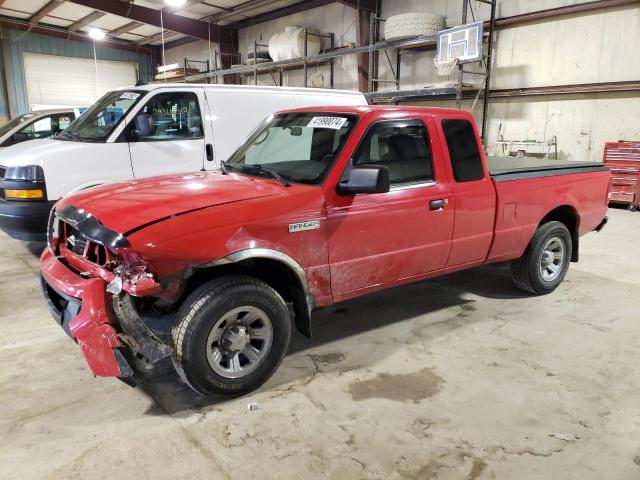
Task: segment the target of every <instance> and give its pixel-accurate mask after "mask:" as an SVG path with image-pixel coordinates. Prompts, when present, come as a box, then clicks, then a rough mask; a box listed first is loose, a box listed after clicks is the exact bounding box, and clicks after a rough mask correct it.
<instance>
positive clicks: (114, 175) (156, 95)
mask: <svg viewBox="0 0 640 480" xmlns="http://www.w3.org/2000/svg"><path fill="white" fill-rule="evenodd" d="M366 103H367V101H366V99H365V98H364V95H362V94H361V93H358V92H349V91H341V90H324V89H312V88H283V87H259V86H243V85H195V84H169V83H161V84H152V85H144V86H137V87H131V88H122V89H119V90H114V91H112V92H109V93H107V94H105V95H104V96H103V97H102V98H101V99H100V100H98V102H96V103H95V104H94V105H93V106H91V107H90V108H89V109H88V110H87V111H86V112H84V113H83V114H82V115H81V116H80V117H79V118H78V119H77V120H76V121H74V122H73V123H72V124H71V125H70V126H69V127H68V128H67V129H66V130H64V131H63V132H62V133H60V134H58V135H57V136H56V137H55V138H50V139H44V140H32V141H30V142H25V143H21V144H17V145H14V146H12V147H9V148H7V149H5V150H4V151H3V152H2V154H0V228H2V230H4V231H5V232H7V233H8V234H9V235H11V236H12V237H14V238H18V239H21V240H43V239H44V238H45V232H46V224H47V218H48V215H49V211H50V210H51V207H52V206H53V203H55V201H57V200H58V199H59V198H60V197H62V196H64V195H68V194H70V193H74V192H76V191H78V190H82V189H85V188H89V187H92V186H96V185H104V184H108V183H114V182H120V181H126V180H132V179H134V178H142V177H150V176H154V175H164V174H169V173H180V172H193V171H196V170H213V169H216V168H218V167H219V165H220V160H225V159H227V158H228V157H229V156H230V155H231V153H232V152H233V151H234V150H235V148H236V147H237V146H238V145H239V144H240V143H241V142H242V141H243V140H244V139H245V137H247V136H248V135H249V133H251V131H252V130H253V129H254V128H255V127H256V126H257V125H258V124H259V123H260V122H261V121H262V120H263V119H264V118H266V117H267V116H269V115H270V114H272V113H274V112H276V111H278V110H283V109H286V108H295V107H304V106H307V107H312V106H323V105H366Z"/></svg>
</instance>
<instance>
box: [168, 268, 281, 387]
mask: <svg viewBox="0 0 640 480" xmlns="http://www.w3.org/2000/svg"><path fill="white" fill-rule="evenodd" d="M178 317H179V321H178V323H177V324H176V326H175V327H174V328H173V329H172V332H171V333H172V338H173V346H174V355H173V357H172V359H173V363H174V366H175V368H176V371H177V372H178V374H179V375H180V377H181V378H182V379H183V380H184V381H185V382H186V383H187V384H188V385H189V386H190V387H191V388H193V389H194V390H196V391H197V392H200V393H202V394H204V395H219V394H222V395H240V394H243V393H247V392H249V391H251V390H254V389H256V388H258V387H259V386H260V385H262V384H263V383H264V382H266V381H267V380H268V379H269V377H271V375H273V373H274V372H275V371H276V369H277V368H278V366H279V365H280V362H281V361H282V359H283V357H284V354H285V353H286V351H287V347H288V346H289V339H290V338H291V319H290V316H289V311H288V309H287V306H286V304H285V302H284V300H283V299H282V297H281V296H280V295H279V294H278V293H277V292H276V291H275V290H273V289H272V288H271V287H270V286H269V285H267V284H266V283H264V282H262V281H260V280H257V279H254V278H250V277H242V276H229V277H222V278H218V279H215V280H213V281H211V282H208V283H206V284H204V285H202V286H201V287H200V288H198V289H196V290H195V291H194V292H193V293H192V294H191V295H189V297H188V298H187V299H186V300H185V302H184V303H183V305H182V307H181V308H180V311H179V314H178Z"/></svg>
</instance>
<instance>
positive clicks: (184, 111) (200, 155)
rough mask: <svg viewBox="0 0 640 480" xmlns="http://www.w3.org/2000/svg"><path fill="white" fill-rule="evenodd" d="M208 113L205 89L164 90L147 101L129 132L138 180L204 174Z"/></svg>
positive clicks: (131, 153)
mask: <svg viewBox="0 0 640 480" xmlns="http://www.w3.org/2000/svg"><path fill="white" fill-rule="evenodd" d="M207 112H208V110H207V104H206V100H205V97H204V92H203V90H202V89H196V88H194V89H184V90H183V89H180V90H178V89H162V90H159V91H158V92H154V94H153V95H152V96H151V97H149V98H147V99H145V101H144V103H143V104H142V105H141V106H140V108H139V109H138V111H137V112H136V113H135V115H134V116H133V117H132V121H131V122H130V123H129V125H127V128H126V130H125V137H126V139H127V141H128V143H129V152H130V155H131V165H132V167H133V173H134V175H135V177H136V178H142V177H151V176H155V175H165V174H170V173H182V172H194V171H197V170H202V169H203V166H204V162H205V157H206V153H205V145H206V144H207V143H211V139H209V138H207V137H208V136H210V135H211V133H210V129H207V128H205V127H206V124H205V120H204V118H205V115H206V114H207ZM136 117H140V118H139V119H138V120H137V121H136ZM140 125H146V129H140V128H139V127H140Z"/></svg>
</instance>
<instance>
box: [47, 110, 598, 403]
mask: <svg viewBox="0 0 640 480" xmlns="http://www.w3.org/2000/svg"><path fill="white" fill-rule="evenodd" d="M609 176H610V174H609V172H608V170H607V169H606V167H605V166H604V165H603V164H599V163H562V162H558V161H539V160H528V159H515V158H511V159H508V158H502V159H501V158H494V159H489V164H487V159H486V158H485V156H484V154H483V150H482V147H481V142H480V138H479V136H478V133H477V129H476V126H475V123H474V121H473V118H472V116H471V115H470V114H469V113H466V112H463V111H458V110H449V109H440V108H422V107H371V106H369V107H367V106H365V107H344V108H336V107H331V108H311V109H309V108H307V109H298V110H288V111H284V112H281V113H278V114H276V115H272V116H270V117H269V118H268V119H266V120H265V121H264V123H263V124H262V125H260V126H259V127H258V128H257V129H256V130H255V131H254V132H253V133H252V134H251V136H250V137H249V138H248V139H247V140H246V141H245V143H244V144H243V145H241V146H240V147H239V148H238V150H237V151H236V152H235V153H234V154H233V155H232V156H231V157H230V158H229V159H228V161H227V162H223V163H222V168H221V170H220V171H215V172H197V173H192V174H186V175H185V174H180V175H172V176H164V177H156V178H152V179H144V180H139V181H133V182H129V183H122V184H118V185H113V186H106V187H98V188H95V189H91V190H88V191H86V192H84V193H80V194H77V195H74V196H71V197H68V198H65V199H62V200H60V201H59V202H58V204H57V205H56V206H55V209H54V211H53V213H52V216H51V219H50V225H49V232H48V238H49V240H48V247H47V248H46V249H45V251H44V253H43V254H42V258H41V270H42V287H43V292H44V294H45V298H46V300H47V303H48V305H49V307H50V310H51V312H52V313H53V315H54V317H55V318H56V320H57V321H58V322H59V324H60V325H61V326H62V327H63V328H64V329H65V330H66V331H67V332H68V333H69V334H70V335H71V336H72V337H73V338H74V339H75V340H76V341H77V342H78V343H79V345H80V347H81V349H82V352H83V354H84V356H85V358H86V360H87V362H88V364H89V366H90V367H91V370H92V371H93V373H94V374H95V375H98V376H117V377H120V378H122V379H125V380H128V381H130V382H134V380H133V379H135V378H137V375H136V374H137V373H138V372H140V371H144V370H145V369H147V368H149V367H150V366H151V365H153V364H154V363H156V362H158V361H159V360H161V359H163V358H166V357H169V356H170V357H171V358H172V360H173V364H174V366H175V369H176V370H177V372H178V374H179V375H180V376H181V378H182V379H183V380H184V381H185V382H186V383H187V384H188V385H190V386H191V387H192V388H194V389H195V390H197V391H198V392H201V393H204V394H220V393H222V394H240V393H244V392H248V391H250V390H252V389H255V388H257V387H258V386H260V385H261V384H262V383H263V382H264V381H266V379H268V378H269V377H270V376H271V375H272V374H273V373H274V371H275V370H276V369H277V367H278V365H279V364H280V362H281V361H282V359H283V357H284V355H285V352H286V350H287V346H288V344H289V338H290V335H291V328H292V327H291V325H292V323H294V324H295V325H296V326H297V328H298V329H299V330H300V331H301V332H302V333H303V334H305V335H308V336H310V335H311V326H310V316H311V312H312V311H313V310H314V309H315V308H319V307H323V306H326V305H331V304H334V303H336V302H342V301H344V300H347V299H350V298H354V297H357V296H360V295H364V294H367V293H370V292H374V291H376V290H381V289H384V288H388V287H393V286H396V285H400V284H403V283H408V282H415V281H418V280H423V279H425V278H429V277H434V276H436V275H441V274H445V273H448V272H453V271H456V270H462V269H466V268H471V267H475V266H478V265H482V264H487V263H494V262H504V261H511V265H512V271H513V278H514V282H515V285H516V286H517V287H519V288H520V289H523V290H525V291H527V292H530V293H532V294H545V293H549V292H551V291H553V290H554V289H555V288H556V287H557V286H558V285H559V284H560V282H562V280H563V278H564V276H565V274H566V272H567V269H568V268H569V263H570V261H577V260H578V245H579V237H580V236H581V235H583V234H585V233H588V232H590V231H592V230H599V229H600V228H602V227H603V226H604V224H605V223H606V217H605V212H606V209H607V185H608V182H609ZM167 324H169V328H167V327H166V326H167Z"/></svg>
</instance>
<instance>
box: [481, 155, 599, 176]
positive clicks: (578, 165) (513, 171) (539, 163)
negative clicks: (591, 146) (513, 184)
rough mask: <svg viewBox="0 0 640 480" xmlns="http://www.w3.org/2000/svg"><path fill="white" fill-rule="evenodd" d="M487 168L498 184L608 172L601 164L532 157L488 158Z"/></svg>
mask: <svg viewBox="0 0 640 480" xmlns="http://www.w3.org/2000/svg"><path fill="white" fill-rule="evenodd" d="M487 166H488V167H489V174H490V175H491V178H493V180H494V181H496V182H504V181H508V180H522V179H527V178H539V177H551V176H558V175H570V174H574V173H586V172H600V171H606V170H607V167H606V165H605V164H604V163H600V162H572V161H566V160H565V161H562V160H553V159H547V158H531V157H520V158H519V157H496V156H488V157H487Z"/></svg>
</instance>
